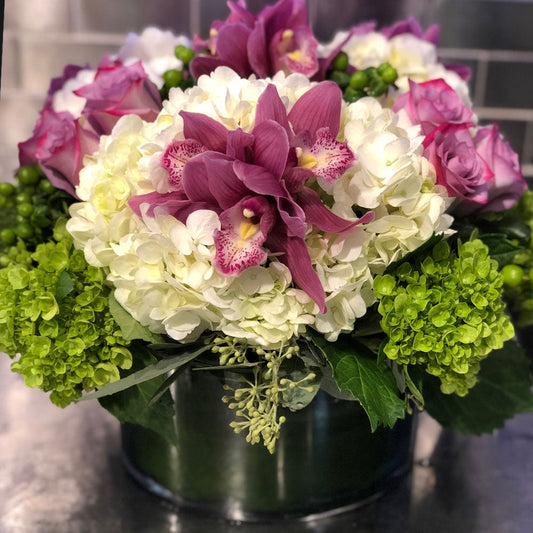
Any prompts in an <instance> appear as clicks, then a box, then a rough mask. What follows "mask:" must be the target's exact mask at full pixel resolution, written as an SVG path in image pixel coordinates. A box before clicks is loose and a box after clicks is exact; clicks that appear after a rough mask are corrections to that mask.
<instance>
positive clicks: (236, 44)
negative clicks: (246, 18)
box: [217, 23, 252, 77]
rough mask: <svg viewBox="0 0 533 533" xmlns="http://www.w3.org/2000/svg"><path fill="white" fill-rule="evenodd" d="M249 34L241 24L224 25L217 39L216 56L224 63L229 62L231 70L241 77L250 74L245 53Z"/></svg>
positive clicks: (247, 29)
mask: <svg viewBox="0 0 533 533" xmlns="http://www.w3.org/2000/svg"><path fill="white" fill-rule="evenodd" d="M250 32H251V30H250V28H248V27H246V26H245V25H244V24H242V23H233V24H224V26H222V28H220V31H219V33H218V37H217V55H218V56H219V57H220V58H221V59H223V60H225V61H226V62H228V61H229V62H231V63H232V65H233V67H234V68H233V70H235V72H237V74H239V76H243V77H248V76H249V75H250V74H251V73H252V70H251V69H250V64H249V63H248V53H247V42H248V37H249V35H250Z"/></svg>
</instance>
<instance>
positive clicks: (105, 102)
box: [74, 58, 161, 135]
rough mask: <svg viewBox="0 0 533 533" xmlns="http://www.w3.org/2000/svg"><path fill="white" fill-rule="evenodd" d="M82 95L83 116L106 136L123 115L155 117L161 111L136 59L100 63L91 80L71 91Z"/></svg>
mask: <svg viewBox="0 0 533 533" xmlns="http://www.w3.org/2000/svg"><path fill="white" fill-rule="evenodd" d="M74 94H76V95H78V96H81V97H83V98H85V99H86V100H87V101H86V103H85V108H84V109H83V115H84V116H85V117H86V118H87V121H88V122H89V124H91V126H92V127H93V128H94V130H95V131H96V132H97V133H98V134H100V135H107V134H109V133H110V132H111V130H112V129H113V126H114V125H115V124H116V123H117V121H118V119H119V118H120V117H122V116H124V115H132V114H134V115H138V116H140V117H141V118H142V119H143V120H146V121H152V120H155V118H156V117H157V115H158V114H159V112H160V111H161V98H160V96H159V91H158V90H157V87H156V86H155V85H154V83H152V82H151V81H150V80H149V79H148V77H147V75H146V73H145V71H144V69H143V67H142V63H141V62H140V61H138V62H136V63H133V64H132V65H128V66H124V65H122V63H121V62H120V61H111V60H109V59H107V58H104V60H103V61H102V62H101V63H100V65H99V67H98V71H97V73H96V77H95V79H94V82H93V83H90V84H89V85H86V86H84V87H82V88H81V89H78V90H77V91H74Z"/></svg>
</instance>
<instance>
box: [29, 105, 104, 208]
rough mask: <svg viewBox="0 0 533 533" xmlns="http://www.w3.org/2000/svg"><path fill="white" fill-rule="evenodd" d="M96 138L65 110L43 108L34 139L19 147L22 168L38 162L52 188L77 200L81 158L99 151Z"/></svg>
mask: <svg viewBox="0 0 533 533" xmlns="http://www.w3.org/2000/svg"><path fill="white" fill-rule="evenodd" d="M98 143H99V137H98V135H96V134H95V133H94V132H92V131H89V130H88V129H85V128H83V127H82V126H81V124H80V120H79V119H77V120H74V117H73V116H72V115H71V114H70V113H69V112H67V111H62V112H60V113H55V112H54V111H52V110H51V109H43V111H42V112H41V117H40V118H39V120H38V121H37V124H36V125H35V129H34V130H33V136H32V137H31V138H30V139H28V140H27V141H25V142H22V143H20V144H19V161H20V164H21V165H27V166H32V165H35V164H36V163H38V164H39V165H40V167H41V169H42V171H43V172H44V173H45V175H46V177H47V178H48V179H49V180H50V181H51V183H52V185H54V187H56V188H58V189H62V190H64V191H66V192H68V193H69V194H71V195H72V196H74V197H76V198H77V196H76V193H75V187H76V185H78V183H79V172H80V169H81V168H82V166H83V157H84V156H85V155H86V154H92V153H94V152H95V151H96V150H97V149H98Z"/></svg>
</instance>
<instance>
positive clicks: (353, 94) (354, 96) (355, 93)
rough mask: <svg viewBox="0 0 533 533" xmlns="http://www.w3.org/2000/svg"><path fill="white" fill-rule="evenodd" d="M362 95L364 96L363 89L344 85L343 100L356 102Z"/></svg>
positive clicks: (350, 102)
mask: <svg viewBox="0 0 533 533" xmlns="http://www.w3.org/2000/svg"><path fill="white" fill-rule="evenodd" d="M363 96H366V94H365V92H364V91H361V90H359V89H353V88H352V87H346V89H345V91H344V95H343V98H344V101H345V102H348V103H349V104H352V103H353V102H357V100H359V99H360V98H363Z"/></svg>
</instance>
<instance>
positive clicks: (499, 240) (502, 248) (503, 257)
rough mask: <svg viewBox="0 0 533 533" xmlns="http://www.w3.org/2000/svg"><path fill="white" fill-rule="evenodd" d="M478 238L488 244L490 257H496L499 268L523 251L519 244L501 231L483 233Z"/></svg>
mask: <svg viewBox="0 0 533 533" xmlns="http://www.w3.org/2000/svg"><path fill="white" fill-rule="evenodd" d="M479 238H480V239H481V240H482V241H483V242H484V243H485V244H486V245H487V246H488V248H489V253H490V256H491V257H492V259H496V261H498V264H499V265H500V268H501V267H502V266H505V265H507V264H509V263H512V261H513V259H514V257H515V255H516V254H518V253H520V252H522V251H524V248H523V247H522V246H520V245H516V244H514V243H513V242H512V241H510V240H509V239H508V238H507V237H506V236H505V235H504V234H503V233H485V234H484V235H480V236H479Z"/></svg>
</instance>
